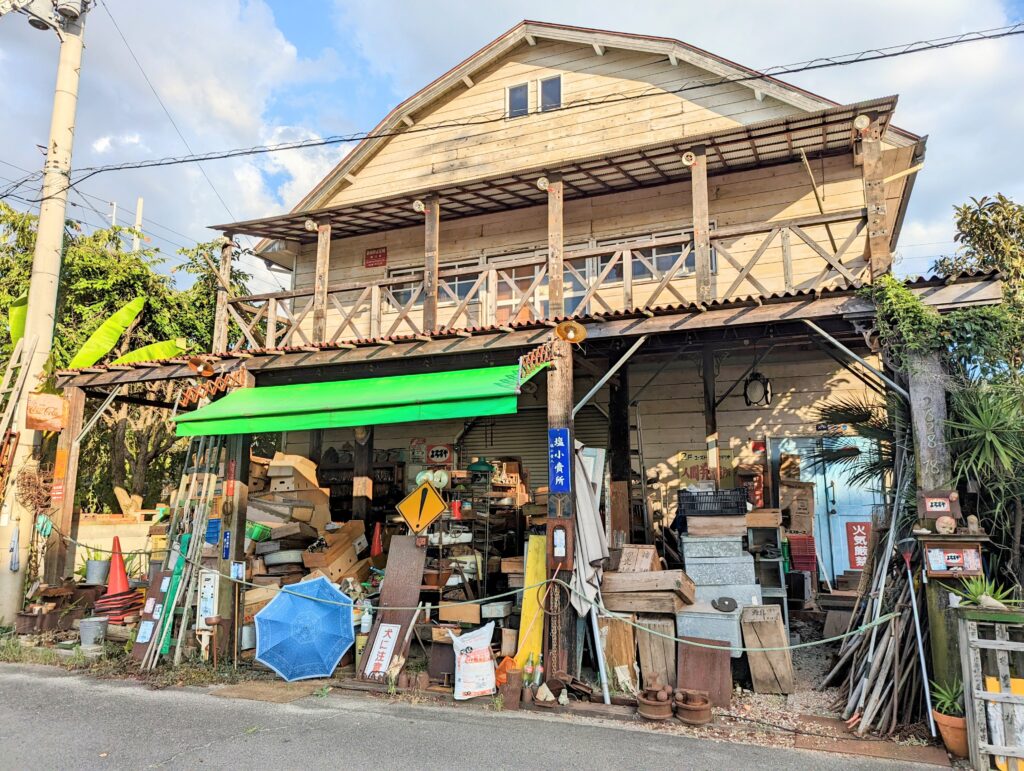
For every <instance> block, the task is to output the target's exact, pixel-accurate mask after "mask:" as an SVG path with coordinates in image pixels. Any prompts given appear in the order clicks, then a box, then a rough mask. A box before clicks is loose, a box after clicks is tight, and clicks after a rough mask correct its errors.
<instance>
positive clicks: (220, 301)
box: [210, 233, 235, 353]
mask: <svg viewBox="0 0 1024 771" xmlns="http://www.w3.org/2000/svg"><path fill="white" fill-rule="evenodd" d="M224 238H225V239H226V241H225V243H224V244H222V245H221V247H220V271H219V272H220V281H218V282H217V306H216V308H215V310H214V314H213V344H212V345H211V346H210V347H211V348H212V349H213V350H212V351H210V352H211V353H224V352H225V351H226V350H227V349H228V325H229V323H230V318H229V317H228V300H229V299H230V298H229V297H228V289H227V288H228V287H229V286H231V260H232V258H233V257H234V253H235V243H234V234H233V233H225V234H224Z"/></svg>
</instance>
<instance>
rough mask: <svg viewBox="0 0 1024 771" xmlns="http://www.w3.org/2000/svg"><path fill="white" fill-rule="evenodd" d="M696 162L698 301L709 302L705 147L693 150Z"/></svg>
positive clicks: (692, 170) (693, 189)
mask: <svg viewBox="0 0 1024 771" xmlns="http://www.w3.org/2000/svg"><path fill="white" fill-rule="evenodd" d="M692 152H693V154H694V156H696V157H695V160H694V162H693V166H691V167H690V175H691V177H690V188H691V193H692V196H693V253H694V259H695V261H696V269H697V270H696V273H697V299H698V301H699V302H705V303H706V302H709V301H710V300H711V299H712V297H711V222H710V213H709V204H708V156H707V151H706V150H705V148H704V147H703V146H700V147H695V148H693V150H692Z"/></svg>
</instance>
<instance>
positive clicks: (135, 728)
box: [0, 665, 934, 771]
mask: <svg viewBox="0 0 1024 771" xmlns="http://www.w3.org/2000/svg"><path fill="white" fill-rule="evenodd" d="M239 767H243V768H255V769H274V771H282V770H283V769H292V768H295V769H299V768H304V769H308V768H352V769H360V771H379V770H380V769H392V768H394V769H443V770H444V771H460V770H461V769H465V771H476V770H477V769H484V768H488V769H490V768H494V769H520V768H522V769H547V768H550V769H565V768H567V767H569V768H572V767H577V768H586V769H587V771H596V770H597V769H623V768H627V769H633V768H650V769H664V768H688V769H724V768H730V769H732V768H736V769H749V768H756V769H758V771H769V769H791V768H792V769H797V768H799V769H836V771H857V770H858V769H897V768H900V769H907V768H910V767H911V766H909V765H908V764H906V763H900V764H897V763H894V762H890V761H880V760H870V759H865V758H853V757H846V756H842V755H832V754H825V753H817V752H808V751H802V750H788V749H768V748H763V747H755V746H750V745H743V744H729V743H724V742H716V741H710V740H701V739H694V738H690V737H685V736H675V735H669V734H665V733H659V732H653V731H650V730H645V729H638V728H631V727H629V726H627V725H624V724H619V723H615V722H610V721H608V722H597V721H571V720H565V719H563V718H554V717H549V716H534V715H525V714H523V713H509V712H505V713H500V712H489V711H486V710H475V709H452V708H451V707H438V706H415V705H411V704H405V703H399V702H385V701H381V700H378V699H374V698H370V697H367V696H363V695H360V694H342V693H340V692H338V691H333V692H332V693H330V694H329V695H328V696H327V697H326V698H320V697H316V696H311V697H307V698H304V699H300V700H299V701H295V702H292V703H290V704H269V703H265V702H258V701H243V700H239V699H225V698H214V697H212V696H210V694H209V693H208V692H204V690H202V689H168V690H161V691H155V690H150V689H148V688H146V687H144V686H141V685H139V684H137V683H130V682H121V681H98V680H94V679H90V678H86V677H82V676H75V675H68V674H67V673H65V672H63V671H62V670H59V669H56V668H53V667H39V666H20V665H0V769H23V768H45V769H48V770H49V769H108V770H109V769H122V768H125V769H127V768H130V769H143V768H183V769H184V768H187V769H196V768H214V769H216V768H239ZM914 767H916V768H922V769H923V768H929V767H926V766H914ZM930 768H934V766H932V767H930Z"/></svg>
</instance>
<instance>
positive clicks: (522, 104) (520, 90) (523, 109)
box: [508, 83, 530, 118]
mask: <svg viewBox="0 0 1024 771" xmlns="http://www.w3.org/2000/svg"><path fill="white" fill-rule="evenodd" d="M529 112H530V86H529V84H528V83H520V84H519V85H518V86H509V87H508V117H510V118H519V117H521V116H523V115H526V114H527V113H529Z"/></svg>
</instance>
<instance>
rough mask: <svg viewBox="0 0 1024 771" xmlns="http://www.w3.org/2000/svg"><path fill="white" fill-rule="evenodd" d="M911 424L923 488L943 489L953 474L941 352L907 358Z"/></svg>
mask: <svg viewBox="0 0 1024 771" xmlns="http://www.w3.org/2000/svg"><path fill="white" fill-rule="evenodd" d="M907 377H908V381H909V386H910V388H909V391H910V423H911V427H912V428H913V431H914V458H915V461H916V463H917V487H918V489H919V490H943V489H946V488H948V487H950V484H951V482H952V477H953V471H952V461H951V459H950V456H949V446H948V445H947V444H946V440H945V425H946V380H947V377H946V372H945V370H944V369H943V367H942V360H941V358H940V356H939V354H938V353H937V352H936V353H926V354H910V355H909V356H908V360H907Z"/></svg>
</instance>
